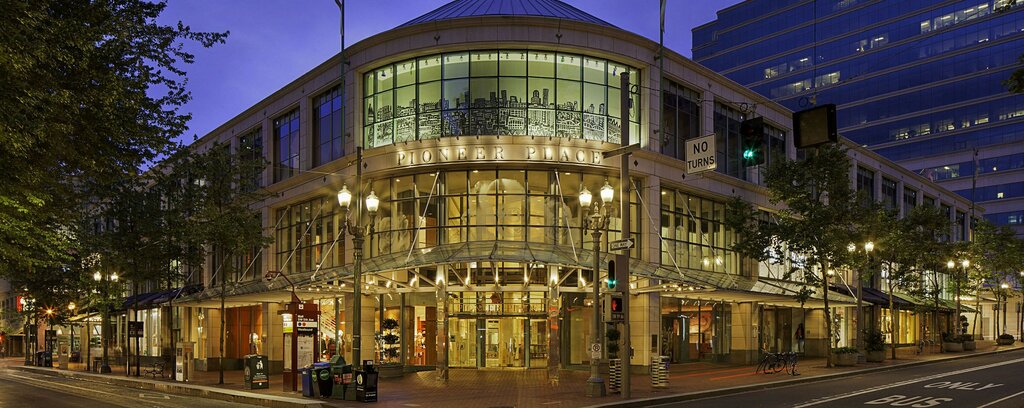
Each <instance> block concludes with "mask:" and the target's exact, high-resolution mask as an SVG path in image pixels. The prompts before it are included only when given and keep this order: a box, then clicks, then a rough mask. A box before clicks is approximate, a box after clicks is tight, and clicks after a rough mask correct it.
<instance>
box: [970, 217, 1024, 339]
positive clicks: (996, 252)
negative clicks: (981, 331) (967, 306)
mask: <svg viewBox="0 0 1024 408" xmlns="http://www.w3.org/2000/svg"><path fill="white" fill-rule="evenodd" d="M1020 249H1021V244H1020V240H1019V239H1017V238H1016V237H1015V234H1014V231H1013V229H1011V228H1009V227H1006V226H996V225H994V224H992V223H991V222H988V221H987V220H983V221H980V222H979V223H978V224H977V226H976V227H975V228H974V239H973V240H971V241H967V242H964V243H963V247H962V253H963V255H964V256H965V257H966V259H969V260H970V261H971V264H970V266H969V267H968V268H967V271H966V273H965V274H964V276H961V277H960V279H962V281H961V282H963V284H962V285H959V286H960V288H961V292H960V293H957V295H956V297H957V299H958V300H959V299H960V297H961V296H962V295H963V294H964V292H966V291H971V293H972V294H973V295H974V296H975V299H977V302H976V303H975V308H976V309H977V310H978V311H979V313H980V311H981V305H980V299H981V291H982V290H983V289H984V287H985V285H986V284H987V285H991V286H992V287H993V292H996V288H999V286H1000V284H1001V283H1003V282H1011V281H1013V280H1014V279H1016V276H1017V274H1018V273H1019V271H1020V270H1021V267H1022V265H1024V259H1022V258H1024V253H1022V252H1021V250H1020ZM957 309H959V304H958V306H957ZM973 326H974V330H972V334H975V335H976V334H977V332H976V330H977V326H978V325H977V314H975V322H974V325H973Z"/></svg>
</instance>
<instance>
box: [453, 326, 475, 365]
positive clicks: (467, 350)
mask: <svg viewBox="0 0 1024 408" xmlns="http://www.w3.org/2000/svg"><path fill="white" fill-rule="evenodd" d="M450 322H451V328H450V329H449V332H448V333H450V339H451V343H449V344H450V347H451V350H450V351H449V353H450V355H449V358H450V359H451V366H452V367H476V366H477V341H478V336H479V335H478V334H477V319H459V318H452V319H451V320H450Z"/></svg>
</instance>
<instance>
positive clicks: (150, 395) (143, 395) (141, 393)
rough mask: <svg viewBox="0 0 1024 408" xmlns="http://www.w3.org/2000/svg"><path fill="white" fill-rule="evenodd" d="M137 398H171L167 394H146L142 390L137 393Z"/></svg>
mask: <svg viewBox="0 0 1024 408" xmlns="http://www.w3.org/2000/svg"><path fill="white" fill-rule="evenodd" d="M139 398H157V399H168V400H169V399H171V397H170V396H168V395H163V394H146V393H144V392H140V393H139Z"/></svg>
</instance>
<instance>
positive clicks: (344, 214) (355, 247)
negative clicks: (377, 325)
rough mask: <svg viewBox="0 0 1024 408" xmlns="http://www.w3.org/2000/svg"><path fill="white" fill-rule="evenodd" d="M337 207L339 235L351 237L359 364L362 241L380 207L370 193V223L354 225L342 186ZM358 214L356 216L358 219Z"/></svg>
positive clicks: (354, 349) (354, 337)
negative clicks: (339, 209)
mask: <svg viewBox="0 0 1024 408" xmlns="http://www.w3.org/2000/svg"><path fill="white" fill-rule="evenodd" d="M338 205H340V206H341V219H342V224H341V233H342V234H344V233H345V232H348V233H349V234H351V235H352V255H353V261H354V263H355V265H354V269H355V270H354V271H353V274H352V291H353V294H352V296H353V299H352V309H353V310H352V326H353V327H352V329H351V330H352V361H353V364H359V362H360V361H361V360H359V358H360V353H359V351H360V347H361V344H360V339H361V335H362V327H360V326H361V324H362V316H361V314H362V307H363V301H362V300H363V299H362V295H363V294H362V292H363V240H364V239H365V238H366V235H373V223H374V221H375V220H376V218H377V208H378V207H379V206H380V199H379V198H377V194H375V193H374V192H373V191H370V195H368V196H366V210H367V211H368V212H369V213H370V221H369V223H367V225H366V226H361V225H358V223H359V220H358V219H357V220H356V221H355V222H354V223H353V222H352V221H350V220H349V219H348V211H349V207H350V206H351V205H352V192H350V191H349V190H348V186H347V185H342V186H341V190H339V191H338ZM358 216H359V214H356V217H358Z"/></svg>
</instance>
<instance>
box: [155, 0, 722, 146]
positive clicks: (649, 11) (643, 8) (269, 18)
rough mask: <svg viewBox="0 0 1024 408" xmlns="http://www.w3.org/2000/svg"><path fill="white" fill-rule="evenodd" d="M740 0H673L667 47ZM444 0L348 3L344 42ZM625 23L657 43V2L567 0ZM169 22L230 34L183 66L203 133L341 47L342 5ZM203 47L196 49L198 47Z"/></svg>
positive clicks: (682, 49)
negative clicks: (220, 42)
mask: <svg viewBox="0 0 1024 408" xmlns="http://www.w3.org/2000/svg"><path fill="white" fill-rule="evenodd" d="M738 1H739V0H668V2H667V3H668V6H667V10H666V13H665V44H666V46H667V47H668V48H671V49H672V50H674V51H676V52H679V53H681V54H683V55H686V56H689V55H690V30H691V29H692V28H693V27H696V26H699V25H701V24H704V23H706V22H708V21H711V20H713V19H714V18H715V12H716V11H717V10H720V9H722V8H725V7H728V6H730V5H732V4H735V3H737V2H738ZM447 2H448V1H447V0H348V1H347V2H346V4H345V20H346V23H347V26H346V27H345V43H346V45H352V44H355V43H356V42H358V41H360V40H362V39H365V38H367V37H370V36H372V35H375V34H378V33H381V32H384V31H387V30H389V29H391V28H394V27H395V26H398V25H399V24H402V23H405V22H406V21H409V20H412V19H413V18H416V17H418V16H420V15H422V14H424V13H426V12H428V11H431V10H433V9H435V8H437V7H439V6H441V5H443V4H445V3H447ZM565 2H566V3H569V4H572V5H573V6H575V7H577V8H579V9H581V10H583V11H585V12H588V13H590V14H593V15H594V16H596V17H598V18H600V19H603V20H605V21H608V22H609V23H611V24H614V25H616V26H618V27H620V28H623V29H625V30H628V31H632V32H634V33H637V34H640V35H643V36H645V37H648V38H650V39H653V40H655V41H657V40H658V12H659V11H658V4H659V2H658V1H657V0H642V1H637V0H632V1H630V0H565ZM168 3H169V4H168V6H167V10H166V11H164V14H163V16H162V17H161V22H162V23H164V24H176V23H177V21H178V20H181V21H182V22H184V23H185V24H188V25H190V26H191V27H192V29H194V30H198V31H225V30H227V31H231V35H230V36H228V39H227V43H226V44H223V45H218V46H215V47H213V48H210V49H202V48H201V47H195V46H194V45H192V46H190V49H192V50H193V52H194V53H195V55H196V61H195V63H194V64H192V65H190V66H186V67H185V69H186V70H187V71H188V77H189V89H190V90H191V91H192V102H190V103H189V104H188V105H186V106H185V107H184V108H183V111H184V112H191V113H192V120H191V121H190V122H189V130H188V132H187V133H186V134H185V136H184V137H182V138H181V140H182V141H184V142H186V143H190V142H191V140H192V137H191V136H192V135H193V134H195V135H198V136H199V137H202V136H203V135H205V134H206V133H208V132H210V131H212V130H213V129H215V128H216V127H217V126H219V125H221V124H223V123H224V122H226V121H228V120H229V119H231V118H232V117H234V116H235V115H237V114H238V113H240V112H242V111H244V110H245V109H246V108H248V107H250V106H252V105H253V104H255V103H257V102H259V101H260V100H261V99H263V98H265V97H266V96H268V95H270V94H271V93H273V92H274V91H276V90H278V89H280V88H281V87H282V86H284V85H286V84H287V83H288V82H290V81H292V80H294V79H295V78H298V77H299V76H300V75H302V74H303V73H305V72H306V71H308V70H310V69H312V68H313V67H315V66H317V65H319V64H320V63H321V62H323V61H324V60H326V59H327V58H330V56H332V55H334V54H335V53H337V52H338V49H339V38H338V9H337V6H335V4H334V2H333V1H332V0H217V1H210V0H170V1H169V2H168ZM197 48H198V49H197Z"/></svg>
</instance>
